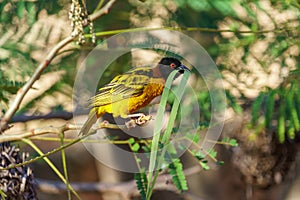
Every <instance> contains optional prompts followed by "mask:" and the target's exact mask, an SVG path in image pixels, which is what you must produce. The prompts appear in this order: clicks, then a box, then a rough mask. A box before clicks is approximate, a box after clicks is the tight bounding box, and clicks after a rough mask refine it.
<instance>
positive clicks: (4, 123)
mask: <svg viewBox="0 0 300 200" xmlns="http://www.w3.org/2000/svg"><path fill="white" fill-rule="evenodd" d="M114 2H115V0H110V1H109V2H108V3H106V5H105V6H103V7H102V8H101V9H100V10H99V11H97V12H95V13H93V14H92V15H90V16H89V18H90V20H91V21H94V20H96V19H97V18H99V17H100V16H102V15H104V14H107V13H108V12H109V9H110V7H111V6H112V5H113V3H114ZM86 25H87V24H85V26H86ZM74 39H75V38H74V37H71V36H69V37H67V38H65V39H63V40H62V41H60V42H59V43H58V44H57V45H56V46H54V47H53V49H52V50H51V51H50V52H49V53H48V55H47V56H46V58H45V60H44V61H43V62H42V63H41V64H40V65H39V66H38V67H37V69H36V70H35V72H34V73H33V75H32V76H31V78H30V79H29V80H28V81H27V82H26V84H25V85H24V86H23V87H22V88H20V90H19V91H18V93H17V95H16V97H15V99H14V100H13V102H12V104H11V105H10V107H9V109H8V110H7V111H6V113H5V114H4V116H3V118H2V119H1V121H0V133H2V132H3V131H5V130H6V129H8V128H9V126H8V122H9V121H10V120H11V118H12V117H13V115H14V114H15V113H16V111H17V110H18V109H19V107H20V104H21V102H22V100H23V99H24V96H25V95H26V94H27V92H28V91H29V90H30V89H31V88H32V85H33V84H34V83H35V81H36V80H38V79H39V78H40V76H41V74H42V73H43V71H44V70H45V69H46V68H47V67H48V66H49V64H50V63H51V62H52V60H53V59H54V58H55V56H56V55H57V53H58V52H59V51H60V50H61V49H62V48H63V47H65V46H66V45H67V44H69V43H71V42H72V41H73V40H74Z"/></svg>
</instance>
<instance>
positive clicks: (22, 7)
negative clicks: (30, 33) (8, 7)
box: [17, 0, 25, 19]
mask: <svg viewBox="0 0 300 200" xmlns="http://www.w3.org/2000/svg"><path fill="white" fill-rule="evenodd" d="M24 11H25V2H24V0H19V1H18V4H17V16H18V18H19V19H21V18H22V17H24Z"/></svg>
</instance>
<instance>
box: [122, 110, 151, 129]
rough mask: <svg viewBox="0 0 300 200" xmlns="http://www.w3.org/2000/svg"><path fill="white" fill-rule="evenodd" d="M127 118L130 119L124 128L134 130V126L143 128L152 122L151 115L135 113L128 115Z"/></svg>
mask: <svg viewBox="0 0 300 200" xmlns="http://www.w3.org/2000/svg"><path fill="white" fill-rule="evenodd" d="M128 117H130V118H131V120H130V121H128V122H126V123H125V125H126V127H127V128H128V129H129V128H134V127H136V125H138V126H144V125H146V124H148V122H149V121H150V120H152V116H151V115H145V114H143V113H135V114H130V115H128Z"/></svg>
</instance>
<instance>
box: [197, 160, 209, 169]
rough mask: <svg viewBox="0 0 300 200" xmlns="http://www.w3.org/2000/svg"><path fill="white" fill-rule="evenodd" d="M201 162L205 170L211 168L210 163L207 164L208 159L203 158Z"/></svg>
mask: <svg viewBox="0 0 300 200" xmlns="http://www.w3.org/2000/svg"><path fill="white" fill-rule="evenodd" d="M199 163H200V166H201V167H202V169H204V170H209V169H210V167H209V165H208V164H207V160H203V161H201V162H199Z"/></svg>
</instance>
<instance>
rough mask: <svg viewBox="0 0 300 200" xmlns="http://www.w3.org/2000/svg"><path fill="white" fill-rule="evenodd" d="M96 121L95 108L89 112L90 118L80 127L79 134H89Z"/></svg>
mask: <svg viewBox="0 0 300 200" xmlns="http://www.w3.org/2000/svg"><path fill="white" fill-rule="evenodd" d="M96 121H97V115H96V112H95V109H92V110H91V111H90V113H89V117H88V119H87V120H86V122H85V123H84V125H83V126H82V128H81V129H80V132H79V136H81V135H86V134H88V132H89V130H90V129H91V127H92V126H93V124H95V122H96Z"/></svg>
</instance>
